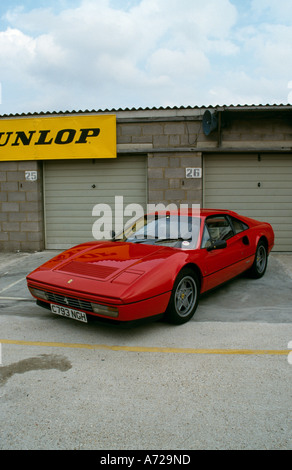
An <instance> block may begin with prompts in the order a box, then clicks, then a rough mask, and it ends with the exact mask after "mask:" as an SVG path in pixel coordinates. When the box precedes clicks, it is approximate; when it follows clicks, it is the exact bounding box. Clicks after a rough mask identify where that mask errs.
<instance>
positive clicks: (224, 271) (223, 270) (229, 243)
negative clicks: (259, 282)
mask: <svg viewBox="0 0 292 470" xmlns="http://www.w3.org/2000/svg"><path fill="white" fill-rule="evenodd" d="M244 228H245V227H243V229H242V230H239V229H237V228H236V225H235V223H232V218H230V217H229V216H228V215H216V216H210V217H208V218H207V219H206V221H205V226H204V231H203V238H202V244H201V250H204V255H203V258H204V276H205V287H206V290H208V289H212V288H213V287H216V286H217V285H219V284H221V283H223V282H226V281H228V280H229V279H232V278H233V277H235V276H237V275H238V274H240V273H241V272H243V271H245V270H246V269H247V267H248V266H247V264H246V259H247V257H248V252H249V247H248V238H247V237H246V235H245V234H244ZM246 228H248V227H246ZM221 241H225V242H226V246H225V248H220V246H221V245H220V242H221ZM218 242H219V243H218ZM217 243H218V244H217Z"/></svg>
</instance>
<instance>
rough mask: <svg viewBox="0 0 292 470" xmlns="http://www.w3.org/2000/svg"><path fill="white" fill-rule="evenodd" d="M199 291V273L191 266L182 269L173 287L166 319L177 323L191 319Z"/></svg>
mask: <svg viewBox="0 0 292 470" xmlns="http://www.w3.org/2000/svg"><path fill="white" fill-rule="evenodd" d="M199 291H200V283H199V280H198V277H197V275H196V274H195V273H194V272H193V271H192V270H191V269H189V268H184V269H182V271H181V272H180V273H179V275H178V276H177V278H176V280H175V283H174V286H173V289H172V293H171V297H170V301H169V304H168V307H167V310H166V312H165V313H166V319H167V320H168V321H169V322H171V323H173V324H176V325H181V324H183V323H186V322H187V321H189V320H190V319H191V318H192V316H193V315H194V313H195V311H196V308H197V305H198V300H199Z"/></svg>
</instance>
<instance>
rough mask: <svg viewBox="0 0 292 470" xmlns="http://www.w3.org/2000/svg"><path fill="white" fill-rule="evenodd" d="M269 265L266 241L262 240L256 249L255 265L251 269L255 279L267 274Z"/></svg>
mask: <svg viewBox="0 0 292 470" xmlns="http://www.w3.org/2000/svg"><path fill="white" fill-rule="evenodd" d="M267 265H268V253H267V248H266V245H265V243H264V242H261V241H260V242H259V244H258V246H257V249H256V254H255V258H254V262H253V265H252V267H251V270H250V275H251V276H252V277H253V278H255V279H259V278H260V277H262V276H263V275H264V274H265V272H266V269H267Z"/></svg>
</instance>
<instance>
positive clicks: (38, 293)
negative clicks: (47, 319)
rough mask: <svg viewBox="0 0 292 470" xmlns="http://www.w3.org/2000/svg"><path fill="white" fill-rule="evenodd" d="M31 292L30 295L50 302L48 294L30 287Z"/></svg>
mask: <svg viewBox="0 0 292 470" xmlns="http://www.w3.org/2000/svg"><path fill="white" fill-rule="evenodd" d="M29 290H30V293H31V294H32V295H33V296H34V297H37V298H38V299H43V300H48V299H47V294H46V292H44V291H43V290H39V289H34V288H33V287H29Z"/></svg>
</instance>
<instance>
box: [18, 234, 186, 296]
mask: <svg viewBox="0 0 292 470" xmlns="http://www.w3.org/2000/svg"><path fill="white" fill-rule="evenodd" d="M184 253H185V252H184V251H183V250H180V249H175V248H171V247H165V246H157V245H146V244H142V243H141V244H139V243H123V242H100V243H95V242H94V243H93V244H90V243H88V244H85V245H79V246H77V247H74V248H72V249H71V250H67V251H65V252H64V253H61V254H60V255H58V256H56V257H55V258H53V259H52V260H50V261H48V262H47V263H45V264H44V265H42V266H40V267H39V268H38V269H36V270H35V271H33V273H31V274H30V275H28V277H27V279H28V281H29V282H36V283H37V284H38V283H45V284H47V285H49V286H54V287H57V288H58V289H59V290H64V289H66V291H72V293H73V291H78V292H80V293H83V294H92V293H95V294H96V295H97V296H98V297H99V298H101V299H102V298H103V297H104V298H111V299H114V298H116V299H120V300H121V301H122V302H126V301H128V302H134V301H135V299H136V298H137V297H139V298H141V297H144V298H145V297H149V296H153V295H159V294H160V293H163V292H166V291H168V290H170V289H171V286H172V282H173V276H172V274H171V271H172V270H173V268H174V267H175V266H177V265H178V264H180V263H181V262H182V261H183V259H184V258H185V256H186V253H185V256H184ZM150 273H151V276H150V275H149V274H150Z"/></svg>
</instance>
